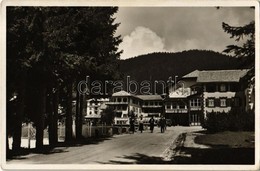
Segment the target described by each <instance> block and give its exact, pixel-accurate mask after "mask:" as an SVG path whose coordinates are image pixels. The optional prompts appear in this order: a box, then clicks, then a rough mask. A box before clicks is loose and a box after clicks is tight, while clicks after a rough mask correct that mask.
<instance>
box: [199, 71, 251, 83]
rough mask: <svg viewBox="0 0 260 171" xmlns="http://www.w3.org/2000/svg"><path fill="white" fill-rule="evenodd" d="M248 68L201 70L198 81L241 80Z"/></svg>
mask: <svg viewBox="0 0 260 171" xmlns="http://www.w3.org/2000/svg"><path fill="white" fill-rule="evenodd" d="M247 72H248V70H212V71H199V74H198V78H197V82H198V83H207V82H239V80H240V78H242V77H243V76H245V75H246V73H247Z"/></svg>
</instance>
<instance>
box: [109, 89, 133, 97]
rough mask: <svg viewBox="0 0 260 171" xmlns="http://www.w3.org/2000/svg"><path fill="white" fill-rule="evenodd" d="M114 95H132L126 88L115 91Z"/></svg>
mask: <svg viewBox="0 0 260 171" xmlns="http://www.w3.org/2000/svg"><path fill="white" fill-rule="evenodd" d="M112 96H113V97H114V96H132V95H131V94H130V93H127V92H126V91H124V90H121V91H119V92H116V93H113V94H112Z"/></svg>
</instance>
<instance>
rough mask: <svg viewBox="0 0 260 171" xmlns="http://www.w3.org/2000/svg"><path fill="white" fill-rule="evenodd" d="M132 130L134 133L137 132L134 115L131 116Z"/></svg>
mask: <svg viewBox="0 0 260 171" xmlns="http://www.w3.org/2000/svg"><path fill="white" fill-rule="evenodd" d="M130 132H133V134H134V133H135V118H134V117H131V118H130Z"/></svg>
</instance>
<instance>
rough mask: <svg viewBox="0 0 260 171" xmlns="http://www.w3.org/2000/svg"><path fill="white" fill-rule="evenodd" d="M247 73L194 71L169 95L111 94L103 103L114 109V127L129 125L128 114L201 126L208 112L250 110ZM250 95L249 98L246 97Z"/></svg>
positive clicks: (181, 80)
mask: <svg viewBox="0 0 260 171" xmlns="http://www.w3.org/2000/svg"><path fill="white" fill-rule="evenodd" d="M247 72H248V70H207V71H206V70H204V71H199V70H195V71H193V72H191V73H188V74H187V75H184V76H183V77H182V78H181V79H179V80H178V82H177V84H176V85H173V86H172V87H169V94H168V96H166V97H165V96H164V98H162V96H161V95H133V94H130V93H128V92H125V91H120V92H117V93H114V94H113V95H112V97H111V99H110V101H109V102H107V103H106V104H107V105H109V106H111V107H113V109H114V112H115V119H114V123H115V124H129V116H130V113H132V112H133V113H134V114H135V116H136V117H139V116H140V115H143V117H144V118H146V119H148V118H150V117H152V116H154V117H155V118H158V117H160V116H162V115H163V116H165V117H166V119H170V120H172V123H173V124H174V125H187V126H188V125H191V126H192V125H200V124H201V123H202V122H203V120H204V119H205V118H206V115H207V113H209V112H212V111H213V112H225V113H227V112H229V111H230V110H231V109H235V110H242V111H243V110H248V109H250V108H252V107H251V106H252V103H253V102H252V101H253V98H254V97H252V96H253V93H252V92H250V91H249V90H248V89H247V87H246V85H244V84H243V77H244V76H245V75H246V74H247ZM249 94H250V95H251V96H249Z"/></svg>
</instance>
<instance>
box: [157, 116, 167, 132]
mask: <svg viewBox="0 0 260 171" xmlns="http://www.w3.org/2000/svg"><path fill="white" fill-rule="evenodd" d="M159 124H160V127H161V133H164V131H165V126H166V119H165V118H164V117H163V116H162V117H161V118H160V121H159Z"/></svg>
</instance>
